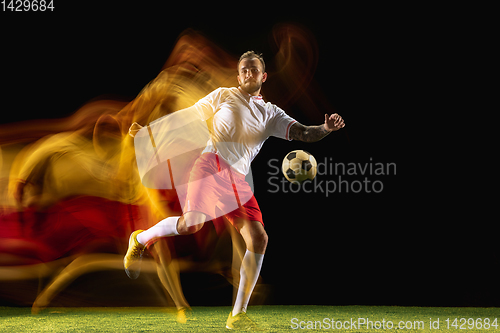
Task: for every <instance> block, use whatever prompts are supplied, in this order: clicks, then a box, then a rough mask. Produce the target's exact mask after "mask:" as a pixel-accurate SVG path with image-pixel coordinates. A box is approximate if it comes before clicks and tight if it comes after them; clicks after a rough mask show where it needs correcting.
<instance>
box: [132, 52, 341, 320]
mask: <svg viewBox="0 0 500 333" xmlns="http://www.w3.org/2000/svg"><path fill="white" fill-rule="evenodd" d="M237 69H238V76H237V79H238V83H239V87H238V88H219V89H216V90H215V91H213V92H211V93H210V94H208V95H207V96H206V97H204V98H202V99H201V100H200V101H198V102H197V103H196V104H195V105H194V106H193V107H191V108H188V109H191V111H193V112H195V113H196V114H198V115H199V117H200V118H201V119H203V120H207V119H209V118H211V117H213V118H212V119H213V121H212V123H213V129H212V130H211V133H210V140H209V143H208V144H207V148H206V149H205V150H204V151H203V153H202V154H201V156H200V157H199V158H198V159H197V160H196V162H195V164H194V166H193V168H192V170H191V173H190V178H189V183H188V187H187V196H186V200H185V203H183V204H184V209H183V215H182V216H174V217H168V218H166V219H164V220H162V221H160V222H158V223H157V224H156V225H154V226H153V227H151V228H149V229H148V230H145V231H143V230H137V231H134V232H133V233H132V234H131V236H130V241H129V249H128V251H127V254H126V255H125V258H124V266H125V270H126V272H127V274H128V275H129V277H131V278H136V277H137V276H138V274H139V272H140V265H139V264H140V261H141V259H142V253H143V251H144V248H145V245H146V244H147V243H149V242H151V241H152V240H154V239H156V238H159V237H169V236H175V235H188V234H192V233H195V232H197V231H198V230H200V229H201V228H202V226H203V224H204V223H205V222H206V221H209V220H212V219H213V218H215V217H217V215H216V214H217V213H216V212H215V210H216V209H221V207H224V205H225V203H226V200H229V199H228V198H232V200H233V201H234V198H235V196H236V200H237V201H238V208H237V209H236V210H233V211H231V212H224V213H226V214H225V215H224V216H225V217H226V218H227V219H228V220H229V221H230V222H231V224H232V225H233V226H234V227H235V228H236V229H237V230H238V231H239V232H240V234H241V236H242V237H243V239H244V241H245V243H246V248H247V250H246V253H245V255H244V257H243V260H242V265H241V270H240V283H239V287H238V292H237V295H236V300H235V303H234V307H233V310H232V312H231V313H230V314H229V317H228V319H227V323H226V327H227V328H230V329H251V328H252V327H254V323H253V322H252V320H250V319H249V318H248V316H247V315H246V310H247V305H248V302H249V300H250V296H251V294H252V291H253V289H254V287H255V284H256V282H257V279H258V276H259V274H260V269H261V266H262V261H263V257H264V253H265V252H266V247H267V242H268V237H267V234H266V231H265V230H264V223H263V219H262V214H261V211H260V209H259V205H258V204H257V201H256V199H255V197H254V196H253V194H252V193H251V188H250V185H249V184H248V183H247V182H246V181H245V175H246V174H247V173H248V172H249V169H250V163H251V162H252V160H253V159H254V157H255V156H256V155H257V153H258V152H259V151H260V149H261V147H262V145H263V144H264V141H265V140H266V139H267V138H268V137H269V136H275V137H279V138H282V139H286V140H300V141H305V142H316V141H318V140H321V139H322V138H324V137H325V136H327V135H328V134H329V133H331V132H332V131H337V130H339V129H341V128H343V127H344V121H343V119H342V118H341V117H340V116H339V115H338V114H332V115H330V116H328V115H326V114H325V122H324V123H323V124H321V125H318V126H304V125H302V124H300V123H299V122H297V121H296V120H294V119H293V118H291V117H290V116H288V115H287V114H286V113H285V112H284V111H283V110H282V109H280V108H279V107H277V106H276V105H273V104H271V103H265V102H264V101H263V100H262V96H261V95H260V90H261V88H262V84H263V83H264V82H266V79H267V73H266V71H265V63H264V59H263V58H262V56H261V55H259V54H256V53H255V52H253V51H248V52H246V53H244V54H243V55H242V56H241V57H240V59H239V62H238V68H237ZM186 110H187V109H186ZM177 112H183V111H182V110H181V111H177ZM167 174H168V173H167ZM200 179H205V181H202V182H200V181H197V180H200ZM207 179H208V180H207ZM236 188H237V190H236ZM240 197H241V198H244V197H245V198H249V200H248V201H246V202H239V199H238V198H240ZM243 201H245V200H243Z"/></svg>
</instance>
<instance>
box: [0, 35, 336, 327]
mask: <svg viewBox="0 0 500 333" xmlns="http://www.w3.org/2000/svg"><path fill="white" fill-rule="evenodd" d="M273 34H274V41H275V42H276V45H275V46H276V52H275V53H276V57H275V67H276V71H275V72H273V73H270V74H269V78H268V82H272V84H268V85H267V87H266V96H269V97H270V98H271V99H273V100H274V101H275V103H276V104H279V105H280V106H281V107H284V108H286V107H288V106H290V105H291V104H292V103H299V104H301V103H307V104H308V105H307V106H308V109H307V110H308V114H307V116H306V117H307V118H310V119H313V118H314V119H315V115H316V118H322V116H323V112H329V108H330V109H331V107H329V106H328V105H327V103H325V100H326V99H325V98H324V96H319V95H318V94H317V93H312V92H311V89H310V88H309V87H310V86H312V85H314V82H312V81H311V80H312V75H313V72H314V69H315V66H316V62H317V57H318V53H317V47H316V45H315V42H314V38H313V36H312V35H311V34H309V33H308V32H306V31H304V30H303V29H300V28H297V27H294V26H285V25H280V26H278V27H277V28H276V30H275V31H274V32H273ZM237 63H238V62H237V58H235V57H234V56H231V55H229V54H227V53H226V52H225V51H223V50H222V49H220V48H219V47H218V46H217V45H215V44H213V43H212V42H210V41H208V40H207V39H206V38H204V37H203V36H201V35H199V34H197V33H195V32H193V31H191V30H187V31H186V32H184V33H183V34H182V35H181V36H180V37H179V38H178V40H177V43H176V45H175V46H174V48H173V51H172V54H171V55H170V56H169V58H168V59H167V61H166V62H165V64H164V66H163V68H162V71H161V72H160V73H159V74H158V76H157V77H156V78H155V79H153V80H152V81H151V82H150V83H149V84H148V85H146V87H144V89H143V90H142V91H141V92H140V93H139V94H138V96H137V97H136V98H135V99H134V100H133V101H131V102H130V103H124V102H120V101H111V100H94V101H92V102H89V103H87V104H86V105H84V106H83V107H82V108H81V109H79V110H77V111H76V112H75V113H74V114H73V115H72V116H70V117H68V118H64V119H57V120H47V121H44V120H36V121H25V122H22V123H19V124H8V125H0V145H1V149H2V150H1V151H2V169H1V172H2V175H1V179H2V182H3V183H9V191H10V195H9V196H7V193H5V192H4V193H2V196H1V197H0V198H1V200H2V202H0V205H1V206H2V211H3V215H2V216H1V217H0V220H2V221H1V222H2V223H0V238H2V241H1V242H0V253H1V254H2V256H1V258H2V260H0V264H1V265H3V267H2V268H1V269H2V274H0V278H2V279H4V280H8V279H9V276H10V277H14V276H18V277H19V278H27V277H28V276H32V277H43V276H45V277H47V276H52V274H53V273H55V272H58V271H60V269H61V268H63V267H65V270H64V271H63V272H64V273H61V274H59V275H56V276H54V277H53V279H52V281H51V282H50V283H49V285H47V286H46V288H45V289H44V291H43V292H42V293H41V294H40V295H39V298H38V299H37V304H36V305H35V308H37V307H43V306H46V305H47V304H48V303H49V302H50V299H51V298H52V297H53V296H54V295H56V294H57V293H58V292H60V291H61V290H62V288H64V287H65V286H66V285H67V283H69V282H70V281H71V280H72V279H75V278H76V277H78V276H79V275H82V274H86V272H89V271H92V270H96V269H97V270H102V269H118V268H119V266H120V265H118V264H117V262H118V261H116V260H117V259H115V258H116V257H113V256H112V255H111V256H110V255H106V256H96V255H94V254H95V253H96V252H97V253H99V252H102V251H103V249H105V250H106V251H108V252H110V253H123V252H124V250H123V248H124V247H125V246H126V237H127V235H128V233H129V231H130V230H133V229H138V228H141V229H146V228H148V227H150V226H152V225H153V224H154V223H155V222H156V221H158V220H159V219H163V218H167V217H169V216H175V215H179V207H180V204H179V202H178V196H177V192H176V191H175V190H174V189H146V188H144V186H143V185H142V184H141V179H140V178H139V173H138V170H137V166H136V163H135V158H136V156H135V152H134V149H133V139H131V138H130V137H129V136H128V135H127V131H128V128H129V126H130V125H131V124H132V123H134V122H137V123H139V124H143V125H146V124H150V123H151V122H154V121H155V120H157V119H160V118H161V117H163V116H165V115H168V114H171V113H174V112H177V111H176V110H181V109H184V108H187V107H190V106H192V105H193V104H195V103H196V102H197V101H199V100H200V99H201V98H203V97H204V96H206V95H207V94H208V93H210V92H211V91H213V90H214V89H216V88H218V87H230V86H234V85H237V79H236V75H235V68H236V66H237ZM311 96H312V97H311ZM304 101H305V102H304ZM329 113H330V112H329ZM292 115H293V114H292ZM317 116H319V117H317ZM212 121H213V119H207V126H208V128H210V127H211V126H212ZM13 198H15V200H14V199H13ZM56 217H57V218H56ZM214 224H215V226H216V228H217V230H218V231H220V232H221V230H222V228H221V226H222V225H224V223H223V222H221V220H220V219H218V221H216V222H215V223H214ZM54 226H57V227H54ZM63 227H64V228H63ZM96 227H97V228H96ZM229 230H230V231H231V232H230V234H231V237H232V241H233V247H234V250H233V266H232V268H233V274H232V275H233V276H234V277H235V280H236V283H237V280H238V278H237V277H238V276H239V272H240V268H239V266H240V264H241V262H242V257H243V255H244V253H245V243H244V242H243V241H242V239H241V235H240V234H239V233H237V232H234V230H233V229H229ZM35 231H36V232H35ZM91 231H92V232H91ZM82 235H87V236H88V237H87V238H86V237H82ZM56 236H57V237H56ZM91 236H92V237H91ZM96 237H97V238H98V239H96ZM109 237H111V238H112V239H113V241H112V242H109V239H110V238H109ZM193 237H194V236H193ZM196 242H197V244H198V246H197V249H195V248H193V249H192V251H193V252H196V251H198V252H199V253H203V254H204V255H205V257H208V256H216V255H217V254H216V251H215V250H214V249H215V244H214V243H215V240H214V238H212V237H208V238H203V239H201V238H196ZM91 244H94V245H95V246H94V247H93V248H92V246H91ZM104 244H107V245H109V244H111V245H112V246H111V247H114V248H113V249H110V248H109V246H108V247H106V246H104ZM103 246H104V247H103ZM173 246H174V245H173V244H172V243H169V242H166V241H161V242H158V243H157V244H154V245H151V246H150V250H152V254H153V256H154V257H155V258H156V263H157V265H156V266H154V265H146V266H145V267H144V269H145V270H148V271H156V272H157V273H158V276H159V277H160V280H161V282H162V284H163V286H164V287H165V288H166V290H168V292H169V294H170V295H171V296H172V298H173V300H174V303H175V304H176V307H177V308H178V309H183V308H187V307H189V305H188V304H187V302H186V301H185V298H184V296H183V293H182V288H181V286H180V279H179V268H180V269H204V270H207V271H212V272H218V273H220V272H221V270H223V268H222V267H224V263H220V262H217V260H211V261H210V262H211V263H215V264H214V265H212V264H211V265H200V264H199V263H192V262H189V261H186V260H184V261H180V259H181V258H176V257H175V251H172V250H174V248H173ZM27 253H29V255H27ZM66 259H69V260H66ZM74 259H78V260H74ZM19 264H26V265H29V264H31V265H32V267H33V271H31V270H26V268H27V266H25V267H23V269H21V268H20V267H16V265H19ZM37 264H38V265H37ZM40 265H42V266H40ZM7 272H9V274H6V273H7ZM228 275H229V276H230V275H231V274H225V276H228ZM231 281H232V282H235V281H233V280H231ZM181 320H182V318H181Z"/></svg>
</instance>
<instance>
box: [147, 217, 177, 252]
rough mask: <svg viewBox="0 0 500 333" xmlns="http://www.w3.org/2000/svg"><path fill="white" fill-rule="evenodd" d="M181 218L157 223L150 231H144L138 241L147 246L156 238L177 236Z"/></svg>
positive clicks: (168, 218)
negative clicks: (178, 221)
mask: <svg viewBox="0 0 500 333" xmlns="http://www.w3.org/2000/svg"><path fill="white" fill-rule="evenodd" d="M179 217H180V216H172V217H167V218H166V219H164V220H161V221H160V222H158V223H156V224H155V225H154V226H152V227H151V228H149V229H148V230H144V231H143V232H141V233H140V234H138V235H137V241H138V242H139V243H140V244H142V245H146V244H147V243H148V242H150V241H151V240H153V239H155V238H160V237H169V236H175V235H178V234H179V233H178V232H177V220H179Z"/></svg>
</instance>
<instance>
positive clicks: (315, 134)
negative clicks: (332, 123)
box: [290, 122, 331, 142]
mask: <svg viewBox="0 0 500 333" xmlns="http://www.w3.org/2000/svg"><path fill="white" fill-rule="evenodd" d="M330 133H331V132H330V131H328V130H326V129H325V126H324V125H318V126H304V125H302V124H301V123H299V122H296V123H295V124H293V125H292V127H291V128H290V138H292V139H293V140H298V141H304V142H316V141H319V140H321V139H323V138H324V137H325V136H327V135H328V134H330Z"/></svg>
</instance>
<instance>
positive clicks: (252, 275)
mask: <svg viewBox="0 0 500 333" xmlns="http://www.w3.org/2000/svg"><path fill="white" fill-rule="evenodd" d="M263 260H264V255H263V254H258V253H253V252H250V251H248V250H247V251H246V252H245V255H244V256H243V260H242V261H241V269H240V285H239V286H238V293H237V294H236V301H235V302H234V307H233V316H236V315H237V314H238V313H240V312H246V311H247V306H248V302H249V301H250V296H251V295H252V292H253V289H254V287H255V284H256V283H257V279H258V278H259V274H260V269H261V267H262V261H263Z"/></svg>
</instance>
